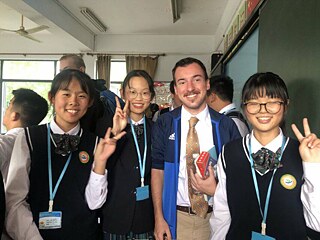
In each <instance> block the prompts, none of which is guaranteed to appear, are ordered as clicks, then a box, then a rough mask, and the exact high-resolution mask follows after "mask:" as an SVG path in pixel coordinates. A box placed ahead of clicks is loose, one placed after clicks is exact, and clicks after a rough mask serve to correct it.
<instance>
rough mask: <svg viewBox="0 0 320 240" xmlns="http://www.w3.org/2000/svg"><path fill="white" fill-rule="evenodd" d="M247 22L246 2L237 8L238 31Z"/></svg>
mask: <svg viewBox="0 0 320 240" xmlns="http://www.w3.org/2000/svg"><path fill="white" fill-rule="evenodd" d="M246 20H247V1H244V2H243V3H242V4H241V6H240V8H239V29H241V28H242V27H243V26H244V24H245V22H246Z"/></svg>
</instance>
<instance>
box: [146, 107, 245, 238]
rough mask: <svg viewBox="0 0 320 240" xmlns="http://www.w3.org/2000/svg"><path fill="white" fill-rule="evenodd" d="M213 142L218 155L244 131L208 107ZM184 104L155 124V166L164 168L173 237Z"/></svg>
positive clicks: (165, 204)
mask: <svg viewBox="0 0 320 240" xmlns="http://www.w3.org/2000/svg"><path fill="white" fill-rule="evenodd" d="M209 113H210V117H211V123H212V135H213V142H214V145H215V147H216V151H217V156H219V154H220V152H221V149H222V146H223V145H224V144H225V143H227V142H229V141H231V140H235V139H238V138H241V135H240V133H239V131H238V128H237V126H236V125H235V123H234V121H233V120H231V119H230V118H229V117H227V116H224V115H222V114H220V113H218V112H216V111H214V110H213V109H211V108H209ZM180 130H181V107H179V108H176V109H174V110H173V111H171V112H168V113H166V114H162V115H161V116H160V117H159V118H158V120H157V121H156V123H155V124H154V126H153V130H152V141H151V144H152V146H151V148H152V150H151V156H152V168H155V169H162V170H164V181H163V191H162V211H163V215H164V218H165V220H166V221H167V223H168V225H169V227H170V231H171V235H172V238H173V239H175V238H176V224H177V213H176V205H177V192H178V174H179V160H180V143H181V141H180V136H181V134H180Z"/></svg>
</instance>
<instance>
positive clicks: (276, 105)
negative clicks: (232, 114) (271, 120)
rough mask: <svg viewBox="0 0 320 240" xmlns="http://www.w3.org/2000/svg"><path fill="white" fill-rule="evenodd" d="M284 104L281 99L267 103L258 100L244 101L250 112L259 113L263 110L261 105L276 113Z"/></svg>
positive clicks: (269, 111)
mask: <svg viewBox="0 0 320 240" xmlns="http://www.w3.org/2000/svg"><path fill="white" fill-rule="evenodd" d="M282 104H283V102H281V101H275V102H267V103H258V102H246V103H244V105H245V106H246V109H247V112H248V113H250V114H257V113H259V112H260V111H261V106H264V107H265V109H266V111H267V112H268V113H271V114H276V113H278V112H279V111H280V109H281V105H282Z"/></svg>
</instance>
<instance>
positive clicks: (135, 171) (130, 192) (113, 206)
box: [103, 119, 154, 234]
mask: <svg viewBox="0 0 320 240" xmlns="http://www.w3.org/2000/svg"><path fill="white" fill-rule="evenodd" d="M146 121H147V126H146V127H147V142H148V148H147V156H146V167H145V180H144V182H145V185H149V194H150V197H149V198H148V199H146V200H143V201H136V187H138V186H140V184H141V182H140V170H139V169H140V167H139V161H138V157H137V152H136V148H135V144H134V140H133V135H132V132H131V128H130V125H127V127H126V129H125V131H126V132H127V134H126V135H125V137H123V138H122V139H121V140H120V141H118V144H117V150H116V152H115V153H114V154H113V155H112V157H111V158H110V159H109V160H108V163H107V168H108V195H107V201H106V203H105V204H104V206H103V230H104V231H106V232H108V233H113V234H126V233H129V232H134V233H146V232H150V231H153V229H154V216H153V204H152V198H151V188H150V182H151V154H150V151H151V141H150V133H151V124H152V122H151V121H150V120H147V119H146ZM141 138H142V139H141V141H139V140H138V142H139V148H140V153H141V158H143V151H144V141H143V135H142V136H141Z"/></svg>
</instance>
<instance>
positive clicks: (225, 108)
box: [219, 103, 237, 114]
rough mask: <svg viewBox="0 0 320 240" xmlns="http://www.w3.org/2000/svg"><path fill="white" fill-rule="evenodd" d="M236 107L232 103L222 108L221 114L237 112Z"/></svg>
mask: <svg viewBox="0 0 320 240" xmlns="http://www.w3.org/2000/svg"><path fill="white" fill-rule="evenodd" d="M236 109H237V108H236V105H235V104H234V103H230V104H229V105H227V106H225V107H224V108H222V109H221V110H220V111H219V113H221V114H227V113H228V112H231V111H232V110H236Z"/></svg>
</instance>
